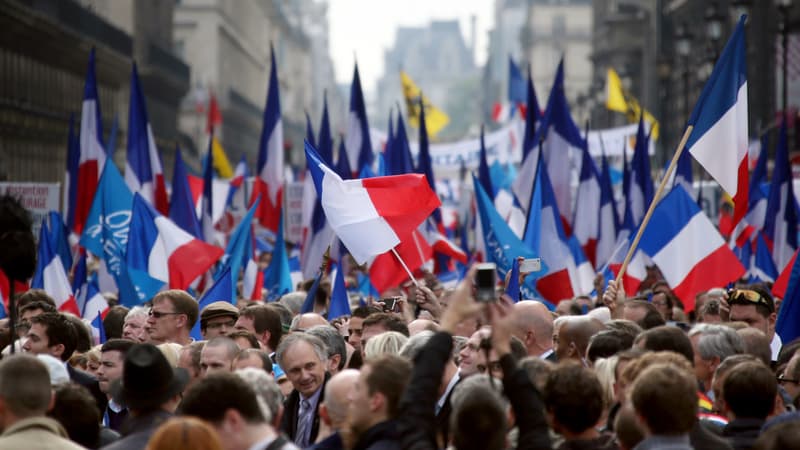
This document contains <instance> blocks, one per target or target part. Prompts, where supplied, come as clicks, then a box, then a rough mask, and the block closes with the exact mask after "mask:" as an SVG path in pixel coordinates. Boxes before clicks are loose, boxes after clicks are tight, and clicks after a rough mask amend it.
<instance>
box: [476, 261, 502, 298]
mask: <svg viewBox="0 0 800 450" xmlns="http://www.w3.org/2000/svg"><path fill="white" fill-rule="evenodd" d="M496 286H497V266H496V265H495V264H494V263H481V264H478V267H477V271H476V272H475V299H476V300H477V301H479V302H493V301H495V300H496V299H497V293H496V291H495V287H496Z"/></svg>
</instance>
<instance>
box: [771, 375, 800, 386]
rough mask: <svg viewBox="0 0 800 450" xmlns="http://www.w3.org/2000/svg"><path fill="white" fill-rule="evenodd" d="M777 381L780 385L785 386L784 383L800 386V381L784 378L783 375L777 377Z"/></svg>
mask: <svg viewBox="0 0 800 450" xmlns="http://www.w3.org/2000/svg"><path fill="white" fill-rule="evenodd" d="M776 379H777V380H778V383H779V384H783V383H794V384H800V380H795V379H792V378H784V376H783V375H778V376H777V377H776Z"/></svg>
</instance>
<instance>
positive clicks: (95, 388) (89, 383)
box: [67, 364, 108, 414]
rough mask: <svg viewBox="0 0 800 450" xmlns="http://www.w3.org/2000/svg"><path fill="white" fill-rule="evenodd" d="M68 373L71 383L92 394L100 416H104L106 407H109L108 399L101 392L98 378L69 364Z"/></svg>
mask: <svg viewBox="0 0 800 450" xmlns="http://www.w3.org/2000/svg"><path fill="white" fill-rule="evenodd" d="M67 373H68V374H69V379H70V381H72V382H73V383H77V384H80V385H81V386H83V387H85V388H86V389H88V390H89V392H91V394H92V397H94V401H95V402H96V403H97V410H98V411H100V414H103V412H104V411H105V410H106V405H108V397H106V394H103V391H101V390H100V384H99V383H98V382H97V378H95V377H93V376H91V375H90V374H88V373H86V372H84V371H82V370H78V369H75V368H73V367H72V366H71V365H69V364H67Z"/></svg>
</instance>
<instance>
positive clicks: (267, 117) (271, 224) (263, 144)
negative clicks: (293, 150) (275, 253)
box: [250, 49, 283, 233]
mask: <svg viewBox="0 0 800 450" xmlns="http://www.w3.org/2000/svg"><path fill="white" fill-rule="evenodd" d="M271 58H272V59H271V61H272V63H271V67H270V71H269V87H268V89H267V106H266V108H265V109H264V121H263V123H262V126H261V140H260V141H259V144H258V165H257V167H256V178H255V183H254V184H253V194H252V195H251V196H250V205H251V206H252V204H253V202H255V199H256V198H258V197H259V196H261V203H260V204H259V207H258V211H257V213H256V217H257V219H258V222H259V223H260V224H261V226H262V227H264V228H266V229H268V230H271V231H272V232H273V233H277V232H278V224H279V222H280V218H281V205H282V204H283V121H282V120H281V100H280V95H279V93H278V66H277V64H276V62H275V50H274V49H272V50H271Z"/></svg>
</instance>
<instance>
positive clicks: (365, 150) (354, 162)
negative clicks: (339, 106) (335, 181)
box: [339, 64, 375, 177]
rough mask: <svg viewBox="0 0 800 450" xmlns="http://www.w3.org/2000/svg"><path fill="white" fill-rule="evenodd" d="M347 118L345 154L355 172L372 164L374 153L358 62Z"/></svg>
mask: <svg viewBox="0 0 800 450" xmlns="http://www.w3.org/2000/svg"><path fill="white" fill-rule="evenodd" d="M349 120H350V123H349V124H348V127H347V143H346V144H345V147H346V148H347V152H346V153H345V154H346V155H348V164H349V165H350V168H351V169H353V171H354V172H355V173H360V172H361V169H362V168H363V167H364V166H370V165H372V161H373V160H374V157H375V155H374V154H373V153H372V141H371V140H370V135H369V122H368V121H367V107H366V104H365V102H364V92H363V91H362V89H361V77H360V76H359V75H358V64H356V66H355V69H354V70H353V84H352V86H351V87H350V114H349ZM339 158H341V156H339ZM351 177H352V174H351Z"/></svg>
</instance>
